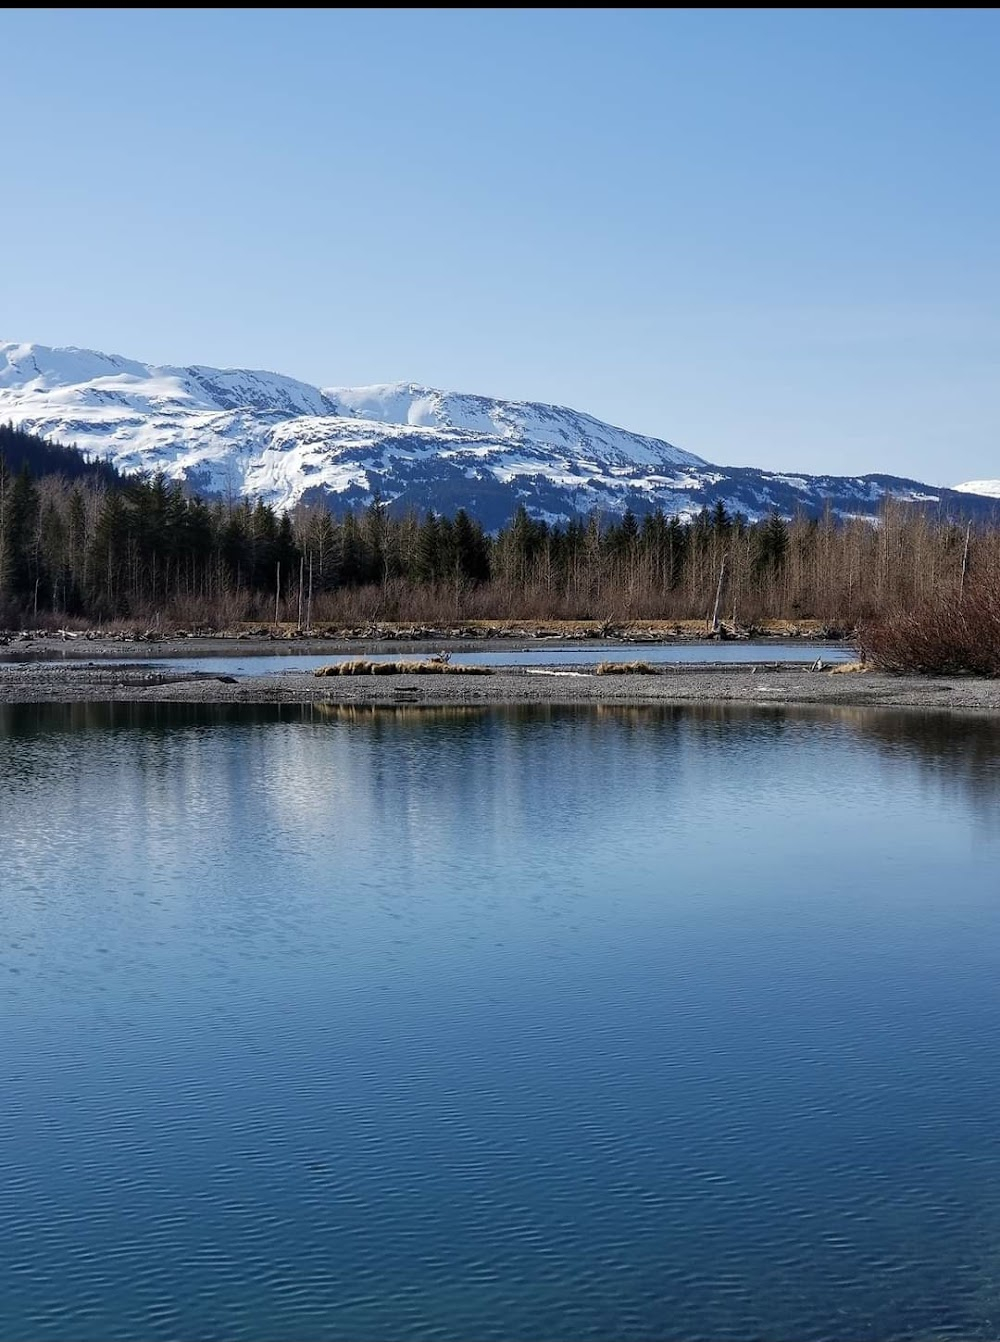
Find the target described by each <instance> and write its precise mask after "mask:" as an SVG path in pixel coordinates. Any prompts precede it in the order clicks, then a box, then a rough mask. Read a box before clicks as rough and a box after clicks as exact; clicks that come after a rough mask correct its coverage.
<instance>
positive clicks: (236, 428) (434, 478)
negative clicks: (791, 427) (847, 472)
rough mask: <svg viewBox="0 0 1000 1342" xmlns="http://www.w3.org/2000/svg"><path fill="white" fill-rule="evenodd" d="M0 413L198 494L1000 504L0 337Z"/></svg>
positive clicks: (434, 395)
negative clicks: (719, 461) (723, 461)
mask: <svg viewBox="0 0 1000 1342" xmlns="http://www.w3.org/2000/svg"><path fill="white" fill-rule="evenodd" d="M0 421H2V422H7V421H9V422H11V423H12V424H14V425H15V426H17V427H18V428H21V429H24V430H25V431H27V432H30V433H34V434H37V435H39V436H42V437H47V438H52V439H55V440H58V441H60V442H67V443H73V444H74V445H76V446H77V447H78V448H80V450H81V451H83V452H84V453H85V454H86V455H87V456H88V457H91V458H94V459H102V460H107V461H109V462H110V463H111V464H112V465H114V466H115V467H116V468H117V469H118V470H120V471H123V472H130V471H137V470H146V471H153V472H156V471H162V472H163V473H164V474H165V475H167V476H168V477H170V478H174V479H182V480H184V481H185V482H186V483H187V484H188V485H189V486H190V487H191V488H192V489H195V490H197V491H198V492H200V493H202V494H205V495H207V496H210V497H223V498H230V499H233V498H237V497H247V496H250V497H258V498H261V499H263V500H264V501H265V502H267V503H270V504H272V505H273V506H275V507H278V508H291V507H293V506H294V505H295V504H296V503H298V502H300V501H302V500H305V501H307V502H319V503H325V504H327V505H329V506H332V507H334V508H342V507H348V506H351V507H353V506H364V505H365V504H366V503H368V502H370V501H371V499H372V498H373V497H375V496H376V495H377V496H379V497H381V498H382V499H383V500H385V501H386V502H387V503H389V504H392V505H395V506H396V507H397V508H405V507H416V508H419V509H429V508H433V509H434V510H436V511H454V510H456V509H457V508H459V507H464V508H466V509H467V511H469V512H470V513H473V514H475V515H476V516H478V517H479V518H480V519H481V520H482V521H483V523H484V525H486V526H487V527H490V528H495V527H497V526H500V525H502V524H503V523H504V522H505V521H507V520H508V519H509V517H510V516H511V515H512V514H513V512H514V511H515V510H516V508H517V507H518V506H521V505H523V506H524V507H526V508H527V510H528V511H529V513H531V514H532V515H534V516H537V517H540V518H544V519H545V520H547V521H550V522H565V521H568V520H570V519H571V518H573V517H578V516H585V515H587V514H589V513H591V512H593V511H595V510H596V511H598V512H601V513H609V514H620V513H622V512H624V510H625V509H626V508H629V507H630V508H631V509H632V510H633V511H634V512H636V513H638V514H642V513H645V512H648V511H651V510H653V509H655V508H658V507H660V508H663V510H664V511H665V512H667V513H671V514H676V515H679V516H682V517H685V516H692V515H694V514H695V513H697V512H699V511H700V509H701V508H702V507H711V506H713V505H714V504H715V503H717V502H722V503H723V504H725V506H726V507H727V508H728V509H729V510H730V511H731V512H742V513H744V514H745V515H746V516H747V517H749V518H751V519H753V518H758V517H762V516H766V515H767V514H769V513H771V512H779V513H783V514H785V515H791V514H793V513H795V512H796V511H803V510H804V511H806V512H810V513H819V512H822V511H823V509H824V508H825V507H827V506H829V507H831V508H832V510H833V511H834V512H835V513H837V514H839V515H843V516H850V515H862V516H869V515H872V514H873V513H874V512H876V511H877V509H878V507H879V505H880V503H881V500H882V498H883V496H884V495H885V494H886V493H888V494H891V495H893V496H894V497H897V498H900V499H904V500H906V501H908V502H912V503H917V504H921V505H923V506H928V507H935V508H939V509H940V508H944V509H948V510H951V511H952V512H954V513H955V515H961V516H966V515H971V516H979V515H984V514H986V513H987V512H988V513H989V514H990V515H992V514H993V513H995V512H996V510H997V507H998V504H997V501H996V500H995V499H992V500H991V499H989V498H985V497H984V498H980V497H979V496H977V495H976V494H974V493H970V492H960V491H953V490H942V489H937V488H933V487H931V486H928V485H924V484H921V483H920V482H919V481H916V480H909V479H904V478H901V477H896V476H888V475H878V474H872V475H867V476H847V477H839V476H829V475H824V476H811V475H808V474H805V473H801V472H787V471H786V472H772V471H764V470H761V469H759V468H755V467H725V466H718V465H714V464H712V463H710V462H707V461H705V460H704V459H703V458H701V457H699V456H696V455H695V454H694V453H692V452H688V451H685V450H683V449H681V448H678V447H676V446H675V445H673V444H672V443H669V442H667V441H666V440H663V439H657V438H651V437H649V436H647V435H642V434H636V433H631V432H630V431H628V430H626V429H621V428H618V427H616V426H614V425H610V424H605V423H603V422H602V421H600V420H597V419H595V418H594V417H593V416H591V415H587V414H585V413H584V412H581V411H577V410H573V409H571V408H570V407H566V406H556V405H547V404H545V403H541V402H532V401H509V400H506V401H505V400H501V399H499V398H494V397H489V396H482V395H472V394H469V393H459V392H451V391H443V390H440V389H437V388H432V387H426V386H423V385H422V384H419V383H415V382H394V383H376V384H372V385H371V386H367V387H353V388H352V387H337V386H331V387H324V388H321V387H315V386H312V385H311V384H309V383H306V382H301V381H299V380H297V379H295V378H291V377H287V376H285V375H283V374H279V373H270V372H266V371H263V370H253V369H217V368H211V367H207V366H205V365H198V364H191V365H186V366H179V365H178V366H173V365H164V366H158V365H151V364H144V363H141V362H139V361H136V360H133V359H129V358H126V357H125V356H121V355H113V354H112V355H109V354H104V353H102V352H101V351H97V350H87V349H80V348H77V347H66V348H59V347H51V346H45V345H37V344H17V343H14V342H9V343H0Z"/></svg>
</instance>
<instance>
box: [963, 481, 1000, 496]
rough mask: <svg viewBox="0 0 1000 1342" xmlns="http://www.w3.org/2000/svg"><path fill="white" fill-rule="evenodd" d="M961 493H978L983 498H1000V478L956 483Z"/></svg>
mask: <svg viewBox="0 0 1000 1342" xmlns="http://www.w3.org/2000/svg"><path fill="white" fill-rule="evenodd" d="M953 488H954V489H956V490H957V491H958V492H959V493H960V494H978V495H980V496H981V497H983V498H988V499H1000V480H967V481H966V482H965V484H964V485H954V486H953Z"/></svg>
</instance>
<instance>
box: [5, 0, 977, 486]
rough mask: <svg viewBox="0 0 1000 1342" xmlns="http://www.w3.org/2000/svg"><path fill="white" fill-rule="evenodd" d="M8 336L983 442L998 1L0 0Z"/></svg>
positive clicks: (871, 437) (915, 464)
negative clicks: (969, 4) (179, 2)
mask: <svg viewBox="0 0 1000 1342" xmlns="http://www.w3.org/2000/svg"><path fill="white" fill-rule="evenodd" d="M0 58H2V66H0V68H2V69H3V136H2V144H3V151H2V155H0V203H2V210H3V214H2V217H3V223H4V241H5V249H4V264H3V266H2V268H0V338H3V339H7V340H33V341H38V342H40V343H42V344H49V345H67V344H69V345H80V346H86V347H90V348H96V349H102V350H105V351H107V352H111V353H119V354H127V355H129V356H131V357H133V358H137V359H141V360H145V361H147V362H153V363H205V364H215V365H221V366H229V367H233V366H239V367H246V366H250V367H258V368H266V369H271V370H274V371H278V372H282V373H287V374H290V375H292V376H295V377H300V378H302V379H304V380H305V381H308V382H314V383H317V384H320V385H325V386H332V385H356V384H365V383H371V382H388V381H396V380H414V381H418V382H424V383H428V384H430V385H432V386H438V387H445V388H448V389H450V390H457V391H472V392H482V393H486V394H491V395H497V396H503V397H510V398H517V399H534V400H543V401H553V402H557V403H560V404H564V405H571V406H573V407H574V408H576V409H579V410H585V411H588V412H590V413H591V414H595V415H597V416H599V417H600V418H602V419H607V420H610V421H611V422H612V423H615V424H620V425H623V426H624V427H626V428H630V429H635V430H639V431H642V432H646V433H650V434H654V435H656V436H658V437H662V438H666V439H668V440H670V441H672V442H674V443H676V444H677V445H678V446H681V447H684V448H687V449H688V450H690V451H692V452H696V453H698V454H700V455H701V456H704V457H707V458H708V459H709V460H712V461H717V462H720V463H723V464H734V465H735V464H744V465H757V466H762V467H768V468H775V469H784V468H798V469H803V470H811V471H829V472H837V473H855V472H862V471H875V470H883V471H889V472H892V473H895V474H904V475H912V476H915V477H917V478H919V479H923V480H927V481H929V482H931V483H934V484H946V483H953V482H956V481H959V480H966V479H978V478H996V477H998V476H1000V265H998V262H1000V154H998V151H1000V79H998V70H1000V12H997V11H992V12H990V11H983V12H980V11H976V10H965V11H961V10H960V11H945V10H924V9H915V10H825V11H824V10H802V11H791V12H785V11H774V10H757V11H752V10H751V11H744V10H739V11H726V10H691V11H685V10H669V11H660V12H654V11H650V12H647V11H642V10H632V11H629V10H625V11H620V10H580V11H576V12H574V11H572V10H569V11H562V10H541V11H528V10H513V11H504V10H466V11H458V12H451V11H443V10H434V9H429V10H423V11H421V10H405V11H404V10H400V11H397V10H389V9H382V10H363V11H362V10H355V11H352V10H346V11H342V10H337V11H327V12H312V11H308V10H282V11H277V10H273V11H256V10H247V11H240V10H202V11H196V10H163V9H161V10H150V11H138V10H137V11H117V10H114V11H108V10H90V11H86V10H82V11H63V10H49V11H31V12H29V11H23V10H7V11H5V12H3V13H0Z"/></svg>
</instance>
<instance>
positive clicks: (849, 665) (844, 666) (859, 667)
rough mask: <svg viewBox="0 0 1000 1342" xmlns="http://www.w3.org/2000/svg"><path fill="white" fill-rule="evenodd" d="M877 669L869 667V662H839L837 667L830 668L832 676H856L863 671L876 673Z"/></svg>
mask: <svg viewBox="0 0 1000 1342" xmlns="http://www.w3.org/2000/svg"><path fill="white" fill-rule="evenodd" d="M875 669H876V668H875V667H874V666H871V665H869V663H868V662H838V663H837V665H836V666H831V667H830V675H831V676H856V675H860V674H861V673H862V672H863V671H874V670H875Z"/></svg>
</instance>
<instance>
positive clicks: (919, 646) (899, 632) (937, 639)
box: [856, 583, 1000, 676]
mask: <svg viewBox="0 0 1000 1342" xmlns="http://www.w3.org/2000/svg"><path fill="white" fill-rule="evenodd" d="M856 645H857V649H858V653H859V655H860V657H861V659H862V660H863V661H865V662H870V663H871V664H872V665H874V666H876V667H877V668H878V669H879V670H880V671H893V672H897V673H899V674H904V673H906V672H916V673H917V674H919V675H928V676H934V675H937V676H947V675H956V674H959V673H962V672H965V673H969V674H972V675H977V676H1000V594H998V592H997V591H996V590H995V589H993V588H991V587H988V586H986V584H985V583H980V584H977V585H976V586H975V587H970V588H968V589H967V590H966V592H965V593H964V594H963V595H962V596H957V597H956V596H952V597H950V598H949V597H947V596H944V595H941V596H936V597H933V598H932V599H930V600H928V601H924V602H921V603H920V604H919V605H918V606H916V607H915V608H914V609H913V610H900V609H897V610H895V611H893V612H892V613H890V614H888V615H886V616H884V617H882V618H881V619H874V620H867V621H864V622H862V624H861V625H859V627H858V632H857V635H856Z"/></svg>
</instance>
